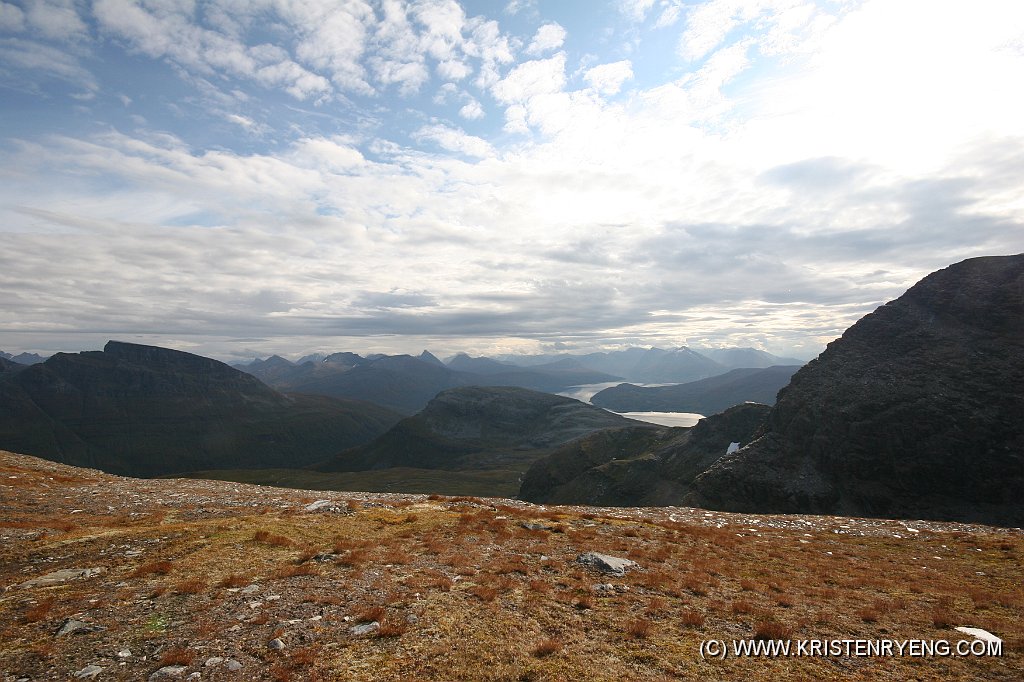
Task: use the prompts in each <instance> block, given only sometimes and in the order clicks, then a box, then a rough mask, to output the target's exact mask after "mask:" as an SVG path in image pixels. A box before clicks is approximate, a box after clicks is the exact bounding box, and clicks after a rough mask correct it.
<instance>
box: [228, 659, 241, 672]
mask: <svg viewBox="0 0 1024 682" xmlns="http://www.w3.org/2000/svg"><path fill="white" fill-rule="evenodd" d="M224 667H225V668H227V669H228V670H230V671H231V672H235V671H237V670H241V669H242V664H241V663H239V662H238V661H236V660H235V659H233V658H229V659H228V662H227V663H225V664H224Z"/></svg>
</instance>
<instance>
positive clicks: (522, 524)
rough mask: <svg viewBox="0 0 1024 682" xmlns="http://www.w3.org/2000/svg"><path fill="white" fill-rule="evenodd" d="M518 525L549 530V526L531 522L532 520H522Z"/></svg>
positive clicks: (527, 528)
mask: <svg viewBox="0 0 1024 682" xmlns="http://www.w3.org/2000/svg"><path fill="white" fill-rule="evenodd" d="M519 525H520V526H522V527H523V528H525V529H526V530H551V526H545V525H544V524H543V523H533V522H532V521H523V522H522V523H520V524H519Z"/></svg>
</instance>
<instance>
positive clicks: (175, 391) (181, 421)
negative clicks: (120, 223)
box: [0, 341, 398, 476]
mask: <svg viewBox="0 0 1024 682" xmlns="http://www.w3.org/2000/svg"><path fill="white" fill-rule="evenodd" d="M397 419H398V416H397V415H396V414H394V413H393V412H390V411H388V410H386V409H383V408H380V407H378V406H376V405H371V404H368V403H361V402H355V401H349V402H343V401H337V400H330V399H327V398H323V397H319V396H289V395H283V394H281V393H279V392H277V391H275V390H273V389H271V388H269V387H268V386H266V385H265V384H263V383H262V382H260V381H259V380H258V379H256V378H255V377H253V376H250V375H248V374H245V373H243V372H240V371H238V370H236V369H234V368H232V367H229V366H228V365H226V364H224V363H222V362H218V361H216V360H212V359H210V358H205V357H202V356H198V355H193V354H191V353H185V352H182V351H176V350H171V349H167V348H158V347H155V346H142V345H137V344H130V343H121V342H118V341H111V342H109V343H107V344H106V346H105V347H104V350H103V351H87V352H83V353H78V354H71V353H58V354H56V355H54V356H53V357H51V358H50V359H49V360H47V361H46V362H44V363H41V364H37V365H33V366H31V367H28V368H26V369H24V370H23V371H20V372H18V373H17V374H13V375H4V376H3V379H2V380H0V447H4V448H9V449H17V450H20V451H22V452H26V453H28V454H34V455H37V456H40V457H45V458H48V459H53V460H56V461H59V462H63V463H67V464H73V465H76V466H92V467H96V468H100V469H103V470H105V471H109V472H111V473H120V474H127V475H135V476H139V475H141V476H152V475H159V474H168V473H175V472H183V471H189V470H195V469H209V468H248V467H258V466H263V467H266V466H304V465H306V464H309V463H311V462H314V461H318V460H322V459H323V458H324V457H325V456H327V455H328V454H330V453H331V452H336V451H337V448H338V447H339V446H341V447H343V446H344V444H345V443H348V444H351V445H356V444H359V443H364V442H367V441H369V440H371V439H372V438H374V437H375V436H377V435H379V434H380V433H382V432H383V431H385V430H386V429H387V428H388V427H390V426H391V425H392V424H394V423H395V421H397Z"/></svg>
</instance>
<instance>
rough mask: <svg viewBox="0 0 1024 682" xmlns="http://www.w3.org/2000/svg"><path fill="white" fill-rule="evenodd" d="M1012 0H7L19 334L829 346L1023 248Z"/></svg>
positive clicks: (1017, 43)
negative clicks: (917, 295)
mask: <svg viewBox="0 0 1024 682" xmlns="http://www.w3.org/2000/svg"><path fill="white" fill-rule="evenodd" d="M1022 84H1024V2H1021V1H1020V0H1005V1H987V0H971V2H963V1H961V0H921V1H909V0H866V1H863V2H861V1H857V0H819V1H818V2H811V1H805V0H709V1H707V2H693V1H690V0H687V1H685V2H684V1H682V0H622V1H621V2H607V3H600V2H591V1H589V0H588V1H571V0H550V1H543V2H542V1H538V0H513V1H512V2H484V1H475V2H462V3H456V2H454V1H453V0H427V1H423V2H399V1H397V0H382V1H378V2H363V1H362V0H336V1H335V0H303V1H302V2H295V1H293V0H214V1H210V2H189V1H188V0H182V1H180V2H179V1H175V0H153V1H149V2H128V1H127V0H97V1H96V2H91V3H89V2H74V1H67V2H64V1H59V0H40V1H38V2H22V3H17V2H16V3H13V4H11V3H7V2H0V233H2V234H0V239H2V242H0V300H2V308H0V310H2V319H0V350H6V351H11V352H17V351H22V350H29V351H39V352H42V353H51V352H54V351H57V350H68V351H77V350H84V349H93V348H99V347H101V346H102V344H103V342H104V341H105V340H106V339H110V338H115V339H120V340H124V341H135V342H139V343H152V344H156V345H165V346H170V347H174V348H179V349H182V350H189V351H192V352H197V353H201V354H205V355H212V356H214V357H219V358H222V359H240V358H251V357H253V356H255V355H259V356H266V355H268V354H271V353H282V354H285V355H287V356H292V357H294V356H297V355H299V354H301V353H305V352H309V351H317V350H328V351H335V350H351V351H356V352H371V351H373V352H419V350H420V349H422V348H430V349H432V350H435V351H438V352H440V353H442V354H444V353H448V352H454V351H460V350H465V351H469V352H471V353H474V354H484V353H487V354H496V353H507V352H547V351H553V350H569V351H573V350H578V351H585V350H594V349H599V348H604V349H614V348H621V347H625V346H629V345H657V346H661V347H672V346H679V345H712V346H720V345H730V346H755V347H759V348H763V349H765V350H769V351H772V352H775V353H779V354H786V355H796V356H798V357H804V358H807V357H813V356H814V355H816V354H817V353H818V352H819V351H820V350H821V349H822V347H823V346H824V344H825V343H827V342H828V341H830V340H832V339H833V338H835V337H837V336H838V335H840V334H841V333H842V332H843V330H844V329H845V328H846V327H848V326H849V325H850V324H851V323H853V322H854V321H856V320H857V319H858V318H859V317H861V316H862V315H864V314H865V313H867V312H870V311H871V310H873V309H874V308H875V307H877V306H878V305H880V304H881V303H883V302H885V301H887V300H890V299H892V298H895V297H896V296H898V295H900V294H901V293H903V291H905V290H906V289H907V288H908V287H909V286H910V285H912V284H913V283H914V282H915V281H917V280H918V279H920V278H921V277H922V276H924V275H925V274H927V273H928V272H930V271H932V270H935V269H938V268H940V267H943V266H945V265H948V264H950V263H953V262H957V261H960V260H963V259H964V258H969V257H972V256H979V255H989V254H1009V253H1018V252H1021V251H1024V85H1022Z"/></svg>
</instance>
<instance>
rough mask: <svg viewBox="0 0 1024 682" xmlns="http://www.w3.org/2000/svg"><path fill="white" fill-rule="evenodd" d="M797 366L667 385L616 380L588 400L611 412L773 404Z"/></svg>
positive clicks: (736, 372)
mask: <svg viewBox="0 0 1024 682" xmlns="http://www.w3.org/2000/svg"><path fill="white" fill-rule="evenodd" d="M798 369H800V367H799V366H796V365H781V366H775V367H765V368H762V369H754V368H744V369H733V370H730V371H728V372H726V373H725V374H719V375H717V376H713V377H709V378H707V379H698V380H697V381H691V382H689V383H685V384H672V385H669V386H647V387H644V386H634V385H633V384H619V385H618V386H612V387H610V388H606V389H604V390H603V391H600V392H598V393H596V394H595V395H594V396H593V397H592V398H591V399H590V402H591V403H593V404H594V405H597V406H598V407H603V408H605V409H607V410H614V411H615V412H695V413H697V414H715V413H716V412H722V411H723V410H726V409H728V408H730V407H732V406H733V405H739V404H741V403H745V402H754V403H762V404H764V405H773V404H774V403H775V396H776V394H777V393H778V392H779V390H780V389H782V387H783V386H785V385H786V384H788V383H789V379H790V377H792V376H793V374H794V373H795V372H796V371H797V370H798Z"/></svg>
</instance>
